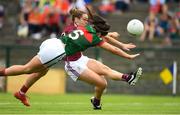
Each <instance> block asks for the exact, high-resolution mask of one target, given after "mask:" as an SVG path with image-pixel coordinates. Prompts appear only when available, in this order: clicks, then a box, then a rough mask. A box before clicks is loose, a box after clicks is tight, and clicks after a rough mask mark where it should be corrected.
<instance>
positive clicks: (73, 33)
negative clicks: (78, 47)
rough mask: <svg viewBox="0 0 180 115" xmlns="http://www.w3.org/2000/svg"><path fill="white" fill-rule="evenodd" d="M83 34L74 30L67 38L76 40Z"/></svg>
mask: <svg viewBox="0 0 180 115" xmlns="http://www.w3.org/2000/svg"><path fill="white" fill-rule="evenodd" d="M83 34H84V32H83V31H82V30H74V31H73V32H72V33H70V34H69V37H70V38H71V39H73V40H76V39H78V38H79V36H80V35H83Z"/></svg>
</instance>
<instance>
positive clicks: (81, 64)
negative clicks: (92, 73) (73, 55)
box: [65, 55, 89, 81]
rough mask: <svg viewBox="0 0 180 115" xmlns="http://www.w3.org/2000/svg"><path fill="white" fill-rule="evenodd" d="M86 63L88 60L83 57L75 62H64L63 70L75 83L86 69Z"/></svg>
mask: <svg viewBox="0 0 180 115" xmlns="http://www.w3.org/2000/svg"><path fill="white" fill-rule="evenodd" d="M88 61H89V58H88V57H87V56H83V55H82V56H81V57H80V58H79V59H78V60H76V61H65V70H66V72H67V74H68V75H69V76H70V77H71V78H72V79H73V80H74V81H77V79H78V77H79V76H80V74H81V73H82V72H83V71H84V70H85V69H87V63H88Z"/></svg>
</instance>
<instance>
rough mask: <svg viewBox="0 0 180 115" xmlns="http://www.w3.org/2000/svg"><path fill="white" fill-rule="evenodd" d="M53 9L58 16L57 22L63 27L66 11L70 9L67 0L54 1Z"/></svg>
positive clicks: (66, 16)
mask: <svg viewBox="0 0 180 115" xmlns="http://www.w3.org/2000/svg"><path fill="white" fill-rule="evenodd" d="M53 7H54V8H55V9H56V13H58V14H59V16H60V18H59V21H60V22H61V24H62V26H64V25H65V24H66V22H67V18H68V10H69V8H70V2H69V0H55V3H54V5H53Z"/></svg>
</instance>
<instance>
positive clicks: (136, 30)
mask: <svg viewBox="0 0 180 115" xmlns="http://www.w3.org/2000/svg"><path fill="white" fill-rule="evenodd" d="M127 31H128V32H129V33H130V34H131V35H133V36H140V35H141V34H142V33H143V31H144V25H143V23H142V22H141V21H140V20H138V19H132V20H130V21H129V22H128V24H127Z"/></svg>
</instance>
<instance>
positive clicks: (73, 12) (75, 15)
mask: <svg viewBox="0 0 180 115" xmlns="http://www.w3.org/2000/svg"><path fill="white" fill-rule="evenodd" d="M69 13H70V14H71V16H72V21H74V20H75V18H81V16H82V15H83V14H86V12H83V11H81V10H78V9H77V8H72V9H71V10H70V12H69Z"/></svg>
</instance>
